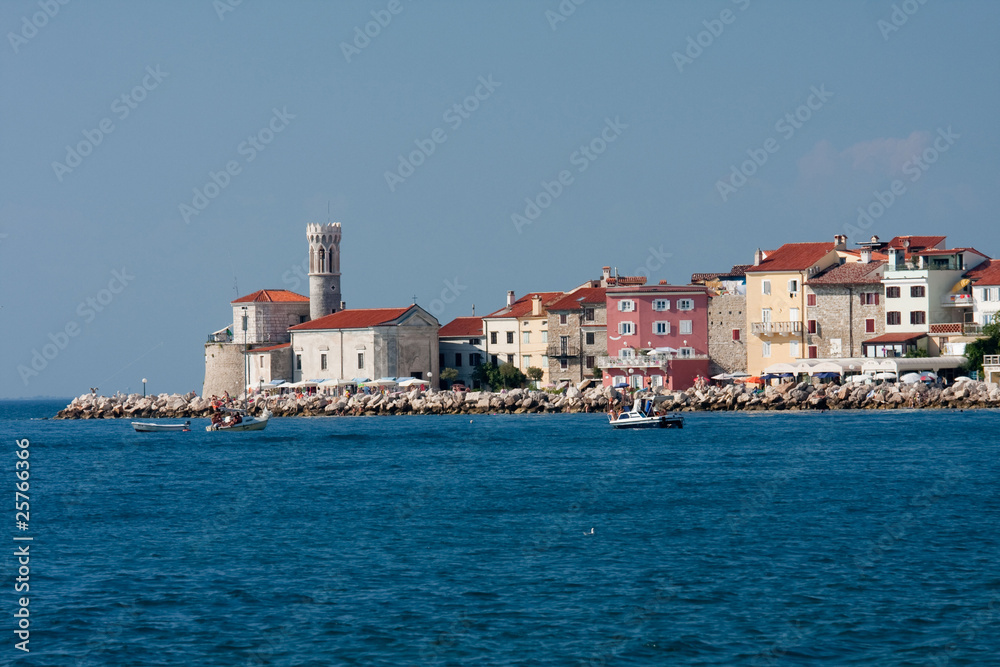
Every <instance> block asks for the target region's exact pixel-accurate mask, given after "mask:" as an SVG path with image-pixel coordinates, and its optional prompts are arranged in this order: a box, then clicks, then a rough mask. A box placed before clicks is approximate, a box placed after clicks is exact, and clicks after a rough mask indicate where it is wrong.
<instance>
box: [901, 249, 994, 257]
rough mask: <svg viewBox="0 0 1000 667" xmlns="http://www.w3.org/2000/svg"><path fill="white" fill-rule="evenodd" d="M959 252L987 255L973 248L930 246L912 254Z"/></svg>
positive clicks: (926, 254) (955, 253)
mask: <svg viewBox="0 0 1000 667" xmlns="http://www.w3.org/2000/svg"><path fill="white" fill-rule="evenodd" d="M960 252H974V253H976V254H977V255H982V256H983V257H988V255H984V254H983V253H981V252H979V251H978V250H976V249H975V248H932V249H930V250H921V251H920V252H915V253H913V254H914V255H923V256H925V257H927V256H930V255H957V254H958V253H960Z"/></svg>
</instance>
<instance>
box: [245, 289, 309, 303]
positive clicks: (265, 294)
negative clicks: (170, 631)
mask: <svg viewBox="0 0 1000 667" xmlns="http://www.w3.org/2000/svg"><path fill="white" fill-rule="evenodd" d="M232 303H309V297H307V296H302V295H301V294H296V293H295V292H289V291H288V290H284V289H262V290H257V291H256V292H254V293H253V294H247V295H246V296H241V297H240V298H238V299H236V300H235V301H233V302H232Z"/></svg>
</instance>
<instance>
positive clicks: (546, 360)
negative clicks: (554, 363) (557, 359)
mask: <svg viewBox="0 0 1000 667" xmlns="http://www.w3.org/2000/svg"><path fill="white" fill-rule="evenodd" d="M541 366H542V368H548V367H549V358H548V357H546V356H545V355H542V364H541Z"/></svg>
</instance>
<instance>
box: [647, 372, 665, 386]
mask: <svg viewBox="0 0 1000 667" xmlns="http://www.w3.org/2000/svg"><path fill="white" fill-rule="evenodd" d="M649 385H650V386H651V387H662V386H663V376H662V375H650V376H649Z"/></svg>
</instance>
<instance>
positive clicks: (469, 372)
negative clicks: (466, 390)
mask: <svg viewBox="0 0 1000 667" xmlns="http://www.w3.org/2000/svg"><path fill="white" fill-rule="evenodd" d="M438 354H439V360H438V366H440V368H441V370H442V371H444V369H446V368H454V369H455V370H456V371H458V377H457V378H456V379H455V382H461V383H462V384H464V385H465V386H466V387H470V388H475V389H479V388H480V383H479V381H478V380H476V379H475V377H474V375H475V370H476V367H477V366H479V365H481V364H483V363H485V361H486V345H485V344H484V342H483V318H481V317H475V316H471V317H456V318H455V319H453V320H452V321H451V322H449V323H448V324H446V325H444V326H443V327H441V330H440V331H439V332H438Z"/></svg>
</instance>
